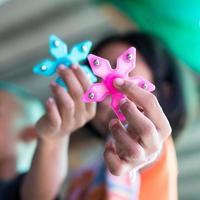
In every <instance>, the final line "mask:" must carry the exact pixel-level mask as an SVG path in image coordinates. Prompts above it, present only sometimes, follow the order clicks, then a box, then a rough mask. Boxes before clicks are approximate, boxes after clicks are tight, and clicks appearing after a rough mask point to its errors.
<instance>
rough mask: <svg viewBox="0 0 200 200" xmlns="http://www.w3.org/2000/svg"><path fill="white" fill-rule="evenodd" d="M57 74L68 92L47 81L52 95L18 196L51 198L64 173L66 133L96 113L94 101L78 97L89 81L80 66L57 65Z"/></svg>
mask: <svg viewBox="0 0 200 200" xmlns="http://www.w3.org/2000/svg"><path fill="white" fill-rule="evenodd" d="M58 74H59V75H60V77H61V78H62V79H63V81H64V82H65V84H66V85H67V86H68V88H69V92H66V90H65V89H64V88H62V87H60V86H59V85H57V84H56V83H55V82H53V83H52V84H51V91H52V93H53V97H50V98H49V99H48V100H47V102H46V114H45V115H44V116H43V117H42V118H41V119H40V120H39V122H38V123H37V125H36V129H37V135H38V146H37V149H36V152H35V156H34V159H33V162H32V166H31V170H30V172H29V173H28V174H27V176H26V177H25V179H24V182H23V184H22V190H21V196H22V199H29V200H35V199H46V200H48V199H49V200H51V199H54V198H55V197H56V195H57V194H58V192H59V189H60V186H61V184H62V183H63V181H64V179H65V176H66V174H67V168H68V150H67V149H68V143H69V138H70V135H71V133H72V132H74V131H75V130H77V129H79V128H80V127H82V126H83V125H84V124H85V123H86V122H88V121H89V120H91V119H92V118H93V117H94V115H95V112H96V106H95V104H85V103H83V102H82V100H81V98H82V96H83V93H84V92H85V91H86V89H87V88H88V87H89V86H90V84H91V83H90V81H89V80H88V78H87V76H86V75H85V73H84V72H83V71H82V70H81V68H80V67H79V66H72V68H71V69H67V68H66V67H64V66H60V67H59V69H58ZM44 177H45V178H44ZM33 186H34V187H33Z"/></svg>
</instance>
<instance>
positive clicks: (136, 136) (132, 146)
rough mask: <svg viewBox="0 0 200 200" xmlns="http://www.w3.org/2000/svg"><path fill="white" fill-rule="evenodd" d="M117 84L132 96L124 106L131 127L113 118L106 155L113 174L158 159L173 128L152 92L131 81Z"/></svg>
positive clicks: (120, 81)
mask: <svg viewBox="0 0 200 200" xmlns="http://www.w3.org/2000/svg"><path fill="white" fill-rule="evenodd" d="M114 85H115V87H116V88H118V89H119V90H120V91H122V92H123V93H125V94H126V95H127V97H128V99H129V100H122V101H121V105H120V109H121V111H122V112H123V114H124V115H125V116H126V119H127V123H128V128H127V129H126V128H125V127H124V126H123V125H122V124H121V122H120V121H119V120H118V119H113V120H111V122H110V130H111V133H112V136H113V138H112V139H110V140H109V141H108V142H107V144H106V147H105V153H104V157H105V161H106V164H107V166H108V168H109V170H110V171H111V173H113V174H114V175H121V174H123V173H126V172H130V171H131V170H137V169H140V168H142V167H144V166H145V165H147V164H149V163H151V162H152V161H154V160H155V159H156V158H157V156H158V155H159V153H160V151H161V149H162V145H163V142H164V141H165V140H166V138H167V137H168V136H169V135H170V133H171V127H170V125H169V122H168V120H167V118H166V116H165V114H164V113H163V111H162V108H161V107H160V105H159V103H158V100H157V98H156V97H155V96H154V95H153V94H152V93H150V92H147V91H145V90H144V89H141V88H139V87H138V86H136V85H135V84H134V83H133V82H131V81H127V80H125V81H123V80H122V79H116V80H115V81H114ZM138 107H139V108H141V109H142V110H143V112H141V111H139V110H138Z"/></svg>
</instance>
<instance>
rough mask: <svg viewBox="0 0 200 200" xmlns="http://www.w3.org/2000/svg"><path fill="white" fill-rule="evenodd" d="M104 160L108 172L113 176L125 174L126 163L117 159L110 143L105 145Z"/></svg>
mask: <svg viewBox="0 0 200 200" xmlns="http://www.w3.org/2000/svg"><path fill="white" fill-rule="evenodd" d="M104 159H105V162H106V166H107V168H108V169H109V170H110V172H111V173H112V174H113V175H115V176H120V175H122V174H124V173H125V172H127V170H126V165H127V164H126V163H125V162H124V161H123V160H121V159H120V158H119V156H118V155H117V154H116V152H115V150H114V145H113V144H112V141H111V140H110V141H108V142H107V143H106V147H105V151H104Z"/></svg>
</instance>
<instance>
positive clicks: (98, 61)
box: [83, 47, 155, 121]
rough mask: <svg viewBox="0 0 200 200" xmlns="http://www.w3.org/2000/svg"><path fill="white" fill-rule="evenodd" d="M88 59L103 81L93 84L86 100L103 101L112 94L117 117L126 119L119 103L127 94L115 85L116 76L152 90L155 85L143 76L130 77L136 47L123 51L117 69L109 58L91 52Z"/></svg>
mask: <svg viewBox="0 0 200 200" xmlns="http://www.w3.org/2000/svg"><path fill="white" fill-rule="evenodd" d="M88 60H89V63H90V66H91V68H92V71H93V73H94V74H95V75H97V76H98V77H100V78H101V79H102V82H100V83H95V84H93V85H92V86H91V87H90V88H89V89H88V90H87V92H86V93H85V94H84V96H83V101H84V102H101V101H103V100H104V99H105V98H106V97H107V96H108V95H111V98H112V100H111V107H112V109H113V110H114V112H115V114H116V115H117V117H118V118H119V119H120V120H121V121H124V120H125V116H124V115H123V114H122V113H121V112H120V108H119V103H120V101H121V100H122V99H123V98H126V96H125V95H124V94H123V93H122V92H120V91H119V90H117V89H116V88H115V87H114V86H113V81H114V79H116V78H123V79H126V80H127V79H130V80H133V81H134V82H135V84H137V85H138V86H139V87H141V88H143V89H145V90H147V91H149V92H152V91H153V90H154V89H155V86H154V85H153V84H152V83H150V82H149V81H147V80H145V79H144V78H142V77H129V76H128V74H129V72H130V71H132V70H133V69H134V68H135V61H136V49H135V48H134V47H131V48H129V49H128V50H127V51H125V52H124V53H122V54H121V55H120V56H119V57H118V59H117V67H116V69H112V67H111V65H110V63H109V61H108V60H106V59H103V58H101V57H98V56H95V55H92V54H90V55H89V56H88Z"/></svg>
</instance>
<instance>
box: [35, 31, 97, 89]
mask: <svg viewBox="0 0 200 200" xmlns="http://www.w3.org/2000/svg"><path fill="white" fill-rule="evenodd" d="M91 47H92V42H91V41H83V42H81V43H78V44H76V45H74V46H73V47H72V49H71V51H70V52H68V49H67V45H66V44H65V43H64V42H63V41H62V40H61V39H60V38H58V37H57V36H55V35H51V36H50V37H49V51H50V54H51V55H52V56H53V57H54V58H55V59H54V60H50V59H45V60H43V61H42V62H41V63H39V64H37V65H36V66H34V68H33V73H35V74H38V75H43V76H52V75H54V74H56V71H57V67H58V66H59V65H61V64H63V65H65V66H66V67H70V66H71V65H73V64H79V65H80V66H81V68H82V70H83V71H84V72H85V73H86V74H87V75H88V77H89V78H90V80H91V81H92V82H93V83H94V82H96V81H97V78H96V77H95V76H94V74H93V73H92V71H91V70H90V68H89V67H88V66H87V65H83V64H81V63H82V62H84V61H85V60H86V58H87V56H88V53H89V51H90V49H91ZM56 82H57V83H58V84H59V85H61V86H63V87H66V86H65V84H64V82H63V80H62V79H61V78H60V77H58V78H57V79H56Z"/></svg>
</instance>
